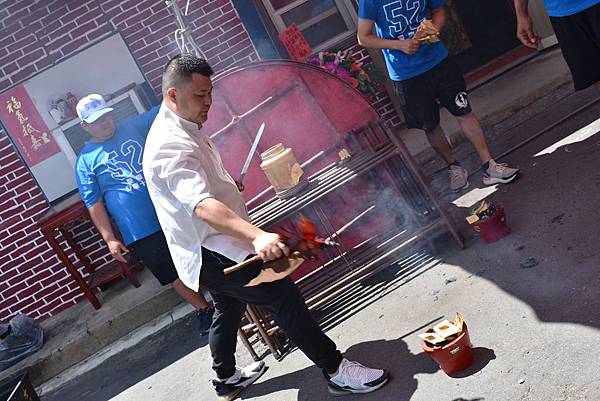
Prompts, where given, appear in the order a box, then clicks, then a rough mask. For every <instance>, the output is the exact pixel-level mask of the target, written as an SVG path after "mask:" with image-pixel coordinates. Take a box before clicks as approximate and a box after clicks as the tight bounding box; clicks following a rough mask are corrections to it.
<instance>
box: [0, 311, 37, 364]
mask: <svg viewBox="0 0 600 401" xmlns="http://www.w3.org/2000/svg"><path fill="white" fill-rule="evenodd" d="M43 343H44V332H43V330H42V327H41V326H40V325H39V324H38V323H37V322H36V321H35V320H34V319H32V318H30V317H29V316H25V315H23V314H18V315H16V316H15V317H13V318H12V319H11V321H10V323H9V324H0V371H3V370H4V369H7V368H8V367H10V366H12V365H14V364H15V363H17V362H19V361H20V360H21V359H23V358H25V357H26V356H28V355H31V354H33V353H34V352H36V351H37V350H39V349H40V348H42V344H43Z"/></svg>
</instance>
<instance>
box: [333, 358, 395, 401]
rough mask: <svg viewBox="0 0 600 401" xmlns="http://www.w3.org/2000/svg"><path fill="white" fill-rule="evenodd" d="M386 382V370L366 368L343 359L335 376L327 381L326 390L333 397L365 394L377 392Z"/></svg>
mask: <svg viewBox="0 0 600 401" xmlns="http://www.w3.org/2000/svg"><path fill="white" fill-rule="evenodd" d="M387 381H388V372H387V371H386V370H384V369H372V368H367V367H366V366H363V365H361V364H360V363H358V362H351V361H349V360H347V359H346V358H344V359H343V360H342V363H340V367H339V368H338V373H337V375H335V376H334V377H332V378H330V379H329V380H328V381H327V389H328V390H329V394H331V395H334V396H340V395H348V394H366V393H371V392H373V391H376V390H379V389H380V388H381V387H383V386H384V385H385V384H386V383H387Z"/></svg>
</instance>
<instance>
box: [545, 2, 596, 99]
mask: <svg viewBox="0 0 600 401" xmlns="http://www.w3.org/2000/svg"><path fill="white" fill-rule="evenodd" d="M550 21H551V22H552V27H554V32H555V33H556V38H557V39H558V43H559V44H560V47H561V49H562V52H563V56H564V57H565V60H566V61H567V64H568V65H569V68H570V70H571V74H573V83H574V85H575V89H576V90H581V89H585V88H587V87H588V86H591V85H594V84H595V83H596V82H600V3H598V4H596V5H595V6H591V7H590V8H587V9H585V10H583V11H580V12H578V13H577V14H573V15H569V16H567V17H550Z"/></svg>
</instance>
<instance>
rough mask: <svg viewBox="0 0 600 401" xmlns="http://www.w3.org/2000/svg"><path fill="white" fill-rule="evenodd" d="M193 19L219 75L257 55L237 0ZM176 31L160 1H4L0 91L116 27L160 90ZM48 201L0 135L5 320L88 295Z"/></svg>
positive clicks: (200, 6)
mask: <svg viewBox="0 0 600 401" xmlns="http://www.w3.org/2000/svg"><path fill="white" fill-rule="evenodd" d="M180 3H185V2H180ZM187 22H188V25H189V27H190V29H191V30H192V35H193V36H194V38H195V39H196V42H197V43H198V45H199V46H200V48H201V50H202V51H203V52H204V53H205V55H206V56H207V58H208V59H209V61H210V63H211V64H212V65H213V67H214V69H215V71H220V70H222V69H225V68H228V67H232V66H236V65H240V64H245V63H248V62H251V61H256V60H258V56H257V54H256V51H255V49H254V46H253V45H252V43H251V42H250V39H249V37H248V34H247V33H246V31H245V29H244V27H243V25H242V23H241V21H240V19H239V16H238V15H237V13H236V11H235V9H234V7H233V5H232V3H231V2H230V0H203V1H198V0H196V1H192V2H191V4H190V13H189V15H188V16H187ZM175 29H176V24H175V18H174V17H173V16H172V15H171V14H170V12H169V10H167V8H166V6H165V3H164V1H162V0H161V1H159V0H129V1H122V0H19V1H17V2H12V1H0V92H2V91H4V90H6V89H7V88H8V87H10V86H12V85H15V84H18V83H19V82H21V81H23V80H26V79H27V78H29V77H31V76H32V75H34V74H36V73H38V72H40V71H42V70H44V69H46V68H48V67H50V66H51V65H52V64H54V63H57V62H60V61H62V60H64V59H65V58H68V57H70V56H72V55H73V54H74V53H76V52H77V51H79V50H81V49H82V48H84V47H85V46H88V45H89V44H90V42H93V41H95V40H99V39H101V38H102V37H103V36H106V35H109V34H110V33H111V32H113V31H114V30H118V31H119V32H121V34H122V35H123V37H124V39H125V41H126V43H127V44H128V46H129V48H130V49H131V51H132V53H133V56H134V57H135V58H136V59H137V61H138V63H139V65H140V67H141V69H142V71H143V73H144V74H145V76H146V78H147V79H148V81H149V82H150V84H151V85H152V87H153V88H154V90H155V91H156V93H157V94H159V93H160V83H161V82H160V79H161V71H162V68H163V66H164V64H165V63H166V61H167V60H168V59H169V57H171V56H172V55H174V54H176V53H178V52H179V51H178V49H177V46H176V44H175V43H174V39H173V33H174V31H175ZM48 207H49V205H48V203H47V202H46V200H45V198H44V196H43V194H42V192H41V191H40V189H39V188H38V187H37V184H36V183H35V180H34V178H33V177H32V176H31V174H30V173H29V171H28V170H27V168H26V167H25V165H24V164H23V162H22V160H21V159H20V157H19V156H18V155H17V153H16V150H15V148H14V147H13V145H12V144H11V142H10V141H9V139H8V138H7V137H6V135H5V134H4V133H2V132H0V321H7V320H8V319H10V317H12V316H14V315H15V314H16V313H19V312H21V313H26V314H28V315H29V316H31V317H33V318H36V319H38V320H43V319H45V318H48V317H50V316H52V315H55V314H57V313H59V312H60V311H62V310H64V309H65V308H67V307H69V306H71V305H73V304H75V303H77V302H79V301H81V300H82V299H84V298H83V295H82V294H81V291H80V290H79V288H78V286H77V285H76V284H75V283H74V281H73V280H72V279H71V276H70V275H69V274H68V273H67V271H66V269H65V268H64V266H62V264H61V263H60V262H59V260H58V258H57V257H56V255H55V254H54V253H53V251H52V250H51V248H50V247H49V245H48V244H47V242H46V241H45V239H44V238H43V236H42V235H41V233H40V231H39V229H38V228H37V226H36V221H37V218H38V217H39V216H40V215H41V214H43V213H44V212H45V211H46V210H47V209H48ZM72 230H73V234H74V236H75V239H76V240H77V241H78V242H79V244H80V245H82V247H83V248H84V252H86V254H87V255H89V256H90V258H91V259H92V264H93V265H94V266H96V267H97V266H101V265H102V264H104V263H106V262H107V261H108V260H109V259H110V255H109V254H108V253H107V252H106V249H105V246H104V243H103V241H102V240H101V238H100V237H99V235H98V234H97V232H96V231H95V230H94V229H93V227H92V226H91V223H89V222H86V223H81V224H79V225H77V226H76V227H74V228H73V229H72ZM71 256H72V255H71ZM77 267H78V268H80V269H81V266H77ZM80 271H81V270H80Z"/></svg>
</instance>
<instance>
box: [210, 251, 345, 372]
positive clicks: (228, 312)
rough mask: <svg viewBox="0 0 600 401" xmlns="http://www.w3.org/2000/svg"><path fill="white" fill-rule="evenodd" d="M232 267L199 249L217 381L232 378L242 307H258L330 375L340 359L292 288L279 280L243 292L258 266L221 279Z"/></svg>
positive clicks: (300, 297) (339, 355) (225, 259)
mask: <svg viewBox="0 0 600 401" xmlns="http://www.w3.org/2000/svg"><path fill="white" fill-rule="evenodd" d="M234 264H235V262H233V261H231V260H229V259H227V258H226V257H224V256H223V255H220V254H218V253H215V252H212V251H209V250H206V249H204V248H202V270H201V273H200V284H201V285H203V286H204V287H205V288H207V289H208V291H209V292H210V293H211V295H212V297H213V300H214V305H215V314H214V317H213V324H212V326H211V328H210V337H209V343H210V351H211V353H212V357H213V369H214V370H215V372H216V373H217V377H218V378H220V379H225V378H228V377H230V376H231V375H233V373H234V372H235V355H234V353H235V347H236V343H237V329H238V327H239V325H240V321H241V318H242V315H243V313H244V311H245V309H246V304H247V303H249V304H254V305H264V306H265V307H266V308H267V309H268V310H269V312H270V313H271V314H272V316H273V318H274V320H275V322H276V323H277V324H278V325H279V327H281V328H282V329H283V331H284V332H285V333H286V335H287V336H288V337H289V338H290V340H292V341H293V342H294V343H295V344H296V346H298V348H299V349H300V350H301V351H302V352H304V354H305V355H306V356H307V357H308V358H309V359H310V360H312V361H313V362H314V363H315V365H317V366H318V367H319V368H321V369H323V370H325V371H326V372H328V373H335V371H336V370H337V368H338V366H339V364H340V362H341V361H342V354H341V353H340V352H339V351H338V350H337V348H336V345H335V343H334V342H333V341H331V339H330V338H329V337H327V336H326V335H325V333H323V330H321V328H320V327H319V325H318V324H317V322H316V321H315V320H314V319H313V317H312V316H311V314H310V311H309V310H308V308H307V307H306V304H305V303H304V298H302V295H301V294H300V291H299V290H298V288H297V287H296V285H295V284H294V283H293V282H292V281H291V280H290V279H283V280H279V281H276V282H273V283H263V284H260V285H258V286H255V287H244V285H245V284H246V283H248V282H249V281H250V280H251V279H252V278H254V277H255V276H256V275H257V274H258V273H259V271H260V267H261V264H260V263H255V264H254V265H252V266H249V267H247V268H245V269H242V270H238V271H237V272H235V273H233V274H230V275H228V276H225V275H224V274H223V269H225V268H226V267H229V266H233V265H234Z"/></svg>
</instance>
